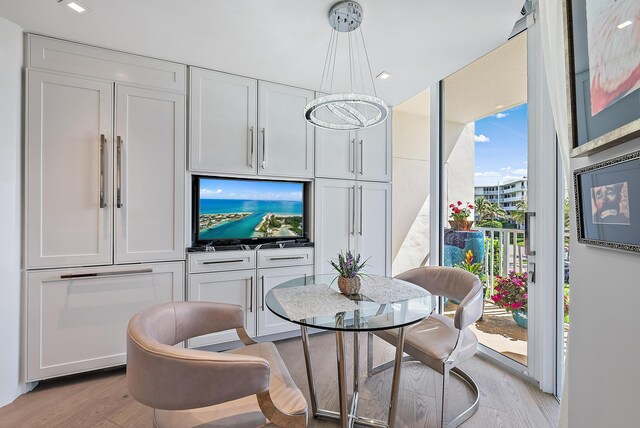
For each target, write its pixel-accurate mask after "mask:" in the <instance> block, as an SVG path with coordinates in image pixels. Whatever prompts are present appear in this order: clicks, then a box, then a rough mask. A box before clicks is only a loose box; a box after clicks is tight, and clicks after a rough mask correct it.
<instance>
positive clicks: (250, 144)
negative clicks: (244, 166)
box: [249, 126, 253, 168]
mask: <svg viewBox="0 0 640 428" xmlns="http://www.w3.org/2000/svg"><path fill="white" fill-rule="evenodd" d="M249 168H253V126H252V127H251V128H250V129H249Z"/></svg>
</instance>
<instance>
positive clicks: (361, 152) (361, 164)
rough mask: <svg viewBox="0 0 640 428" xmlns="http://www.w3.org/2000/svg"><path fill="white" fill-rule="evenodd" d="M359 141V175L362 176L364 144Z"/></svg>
mask: <svg viewBox="0 0 640 428" xmlns="http://www.w3.org/2000/svg"><path fill="white" fill-rule="evenodd" d="M362 143H363V141H362V140H360V175H362V174H364V144H362Z"/></svg>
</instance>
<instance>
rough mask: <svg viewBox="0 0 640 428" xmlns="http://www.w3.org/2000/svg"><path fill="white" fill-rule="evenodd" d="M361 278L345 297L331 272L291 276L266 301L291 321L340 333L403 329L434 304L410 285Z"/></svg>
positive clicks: (386, 279)
mask: <svg viewBox="0 0 640 428" xmlns="http://www.w3.org/2000/svg"><path fill="white" fill-rule="evenodd" d="M362 282H363V285H362V288H361V291H360V294H356V295H351V296H345V295H343V294H340V291H339V289H338V281H337V275H335V274H328V275H310V276H306V277H301V278H297V279H292V280H289V281H286V282H283V283H282V284H280V285H278V286H276V287H274V288H272V289H271V290H270V291H269V292H268V293H267V295H266V296H265V304H266V305H267V308H269V310H271V312H273V313H274V314H275V315H277V316H278V317H280V318H282V319H285V320H287V321H290V322H292V323H295V324H300V325H304V326H307V327H314V328H319V329H323V330H343V331H374V330H387V329H390V328H398V327H403V326H406V325H410V324H414V323H416V322H419V321H420V320H422V319H424V318H426V317H428V316H429V315H431V314H432V313H433V312H434V310H435V308H436V297H435V296H434V295H432V294H430V293H429V292H427V291H426V290H424V289H423V288H421V287H418V286H417V285H415V284H411V283H409V282H406V281H401V280H398V279H391V278H385V277H378V276H373V275H372V276H367V277H363V278H362ZM394 296H397V300H396V299H395V298H394ZM389 300H391V301H389Z"/></svg>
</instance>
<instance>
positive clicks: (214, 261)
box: [202, 259, 244, 265]
mask: <svg viewBox="0 0 640 428" xmlns="http://www.w3.org/2000/svg"><path fill="white" fill-rule="evenodd" d="M241 262H244V259H235V260H209V261H206V262H202V264H203V265H217V264H220V263H241Z"/></svg>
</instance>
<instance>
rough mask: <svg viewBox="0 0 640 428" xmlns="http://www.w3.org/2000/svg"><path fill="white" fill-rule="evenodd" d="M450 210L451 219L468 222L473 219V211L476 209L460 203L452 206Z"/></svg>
mask: <svg viewBox="0 0 640 428" xmlns="http://www.w3.org/2000/svg"><path fill="white" fill-rule="evenodd" d="M449 209H450V210H451V211H450V212H449V218H450V219H451V220H454V221H460V220H467V219H468V218H469V217H471V210H473V209H475V207H474V206H473V205H472V204H471V203H469V202H467V203H466V204H463V203H462V201H458V202H457V203H455V204H450V205H449Z"/></svg>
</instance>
